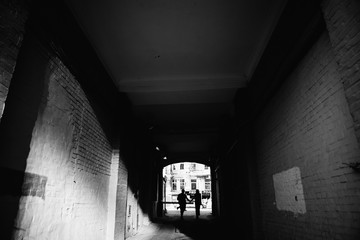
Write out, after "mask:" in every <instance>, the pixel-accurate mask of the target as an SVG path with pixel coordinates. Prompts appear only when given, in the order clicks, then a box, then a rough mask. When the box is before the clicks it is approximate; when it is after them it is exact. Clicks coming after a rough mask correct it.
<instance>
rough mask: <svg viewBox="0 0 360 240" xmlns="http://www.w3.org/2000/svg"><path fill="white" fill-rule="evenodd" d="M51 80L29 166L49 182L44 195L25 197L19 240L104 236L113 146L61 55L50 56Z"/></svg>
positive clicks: (67, 239) (27, 169)
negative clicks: (60, 58)
mask: <svg viewBox="0 0 360 240" xmlns="http://www.w3.org/2000/svg"><path fill="white" fill-rule="evenodd" d="M46 81H47V91H45V93H44V96H43V100H42V107H41V108H40V110H39V113H38V118H37V121H36V124H35V127H34V130H33V137H32V141H31V146H30V153H29V157H28V160H27V167H26V172H29V173H32V174H33V175H34V176H38V175H39V176H43V178H44V179H46V182H44V181H43V182H42V183H43V184H45V186H42V185H41V186H42V188H41V189H43V192H41V193H42V195H39V196H37V195H32V194H29V195H24V196H23V197H22V198H21V201H20V210H19V215H18V219H17V222H16V226H15V227H16V229H17V232H16V233H15V239H23V238H24V239H39V240H40V239H64V240H65V239H66V240H70V239H74V240H81V239H84V240H85V239H86V240H89V239H94V240H97V239H105V237H106V228H107V226H106V221H107V210H108V209H107V207H108V206H107V205H108V186H109V176H110V173H111V171H110V169H111V159H112V148H111V146H110V144H109V142H108V140H107V139H106V137H105V134H104V132H103V131H102V128H101V126H100V124H99V122H98V120H97V117H96V115H95V114H94V112H93V110H92V107H91V106H90V104H89V101H88V100H87V98H86V95H85V93H84V92H83V90H82V88H81V86H80V85H79V83H78V82H77V81H76V79H75V78H74V76H73V75H72V74H71V73H70V72H69V71H68V70H67V68H66V67H65V66H64V65H63V64H62V62H61V61H60V60H59V59H58V58H55V57H51V58H50V62H49V65H48V75H47V77H46ZM35 174H36V175H35ZM45 177H46V178H45ZM34 179H35V180H36V181H37V182H39V180H38V178H34ZM30 180H31V179H30ZM33 185H35V184H30V183H29V186H30V187H31V186H33ZM29 191H30V192H31V189H30V190H29Z"/></svg>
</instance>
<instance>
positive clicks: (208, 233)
mask: <svg viewBox="0 0 360 240" xmlns="http://www.w3.org/2000/svg"><path fill="white" fill-rule="evenodd" d="M232 230H233V229H232V228H231V227H230V228H227V226H226V224H224V223H223V222H222V221H220V220H219V219H217V218H214V217H213V216H212V214H211V211H209V210H208V211H201V215H200V218H199V219H196V218H195V211H194V210H191V209H190V210H188V211H186V212H185V213H184V220H180V213H179V211H175V210H169V211H168V212H167V213H166V215H165V216H164V217H162V218H159V219H156V220H155V221H154V222H153V223H151V224H150V225H148V226H144V227H142V228H141V229H140V231H139V233H138V234H136V235H135V236H133V237H130V238H127V240H165V239H166V240H211V239H233V238H234V237H233V236H234V235H233V234H234V232H233V231H232ZM236 239H242V238H239V237H238V236H236ZM244 239H245V238H244Z"/></svg>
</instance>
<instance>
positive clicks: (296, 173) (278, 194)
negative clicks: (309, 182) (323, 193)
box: [273, 167, 306, 214]
mask: <svg viewBox="0 0 360 240" xmlns="http://www.w3.org/2000/svg"><path fill="white" fill-rule="evenodd" d="M273 180H274V189H275V200H276V207H277V209H278V210H284V211H290V212H294V213H296V214H297V213H302V214H304V213H306V205H305V198H304V192H303V186H302V183H301V174H300V168H298V167H293V168H290V169H288V170H286V171H283V172H280V173H276V174H274V175H273Z"/></svg>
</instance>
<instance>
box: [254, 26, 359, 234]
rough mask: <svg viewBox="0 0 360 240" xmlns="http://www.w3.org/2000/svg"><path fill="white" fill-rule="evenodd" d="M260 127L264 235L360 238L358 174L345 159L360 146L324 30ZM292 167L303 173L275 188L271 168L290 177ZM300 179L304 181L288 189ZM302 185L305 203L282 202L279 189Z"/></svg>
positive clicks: (288, 193)
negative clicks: (279, 201)
mask: <svg viewBox="0 0 360 240" xmlns="http://www.w3.org/2000/svg"><path fill="white" fill-rule="evenodd" d="M255 127H256V144H255V146H256V148H257V149H256V152H257V166H258V177H259V185H260V197H261V208H262V215H263V228H264V232H265V236H267V238H268V239H359V236H360V232H359V226H360V208H359V206H360V205H359V202H360V195H359V191H360V176H359V174H358V173H356V172H355V171H353V170H352V169H351V168H349V167H347V166H346V165H344V164H346V163H349V162H353V161H355V160H357V159H359V157H360V152H359V148H358V145H357V140H356V135H355V130H354V123H353V120H352V117H351V115H350V111H349V106H348V104H347V101H346V98H345V93H344V88H343V85H342V81H341V76H340V74H339V72H338V71H337V63H336V61H335V55H334V52H333V49H332V47H331V44H330V41H329V37H328V35H327V33H324V34H323V35H322V36H321V38H320V39H319V40H318V41H317V42H316V44H314V46H313V47H312V49H311V50H310V51H309V52H308V54H307V55H306V56H305V57H304V59H302V61H301V62H300V63H299V64H298V66H297V67H296V69H294V71H293V72H292V74H291V75H290V76H289V77H288V79H287V80H286V82H285V83H284V84H283V85H282V87H281V88H280V89H279V91H278V93H277V95H276V96H275V97H274V98H273V99H272V100H271V101H270V102H269V103H268V105H267V106H266V108H265V110H264V111H263V112H262V114H261V116H260V117H259V118H258V119H257V121H256V124H255ZM291 169H293V170H294V169H295V170H298V171H296V172H297V173H298V174H299V176H292V177H291V179H289V182H288V183H287V185H286V187H282V184H280V188H279V189H280V190H279V189H275V186H274V176H275V178H276V177H277V176H280V177H281V178H282V179H283V178H286V177H287V176H288V175H289V174H290V173H292V172H295V171H292V170H291ZM279 174H280V175H279ZM294 179H295V180H294ZM296 179H299V181H296ZM293 180H294V181H293ZM300 180H301V183H300ZM292 181H293V183H294V184H292ZM299 184H302V189H293V190H291V189H290V188H292V187H296V186H299ZM296 188H297V187H296ZM300 190H302V192H303V197H304V199H303V200H304V202H305V206H301V207H302V208H300V210H301V211H300V210H299V211H297V210H296V208H295V209H293V208H292V207H290V206H291V204H287V203H281V204H280V207H279V203H277V202H276V198H277V197H280V198H282V199H281V201H283V200H286V199H289V200H288V201H300V200H301V199H299V198H298V197H299V196H295V195H294V194H295V193H297V191H300ZM275 191H278V192H276V193H275ZM300 195H301V194H300ZM304 207H305V209H304ZM284 208H285V209H288V210H283V209H284Z"/></svg>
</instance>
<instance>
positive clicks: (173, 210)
mask: <svg viewBox="0 0 360 240" xmlns="http://www.w3.org/2000/svg"><path fill="white" fill-rule="evenodd" d="M162 175H163V194H162V195H163V199H162V201H163V204H164V205H163V210H164V214H165V216H168V217H175V216H178V215H179V210H178V208H179V203H178V200H177V197H178V195H179V194H180V193H181V191H182V189H184V190H185V194H186V196H187V198H188V199H189V200H190V201H187V204H186V212H185V214H184V216H185V217H186V216H187V217H194V216H195V200H194V198H195V193H196V190H199V192H200V194H201V205H200V216H201V217H202V218H204V217H207V216H210V215H211V214H212V187H211V186H212V185H211V169H210V166H208V165H205V164H201V163H196V162H179V163H173V164H169V165H167V166H165V167H164V168H163V170H162Z"/></svg>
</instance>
